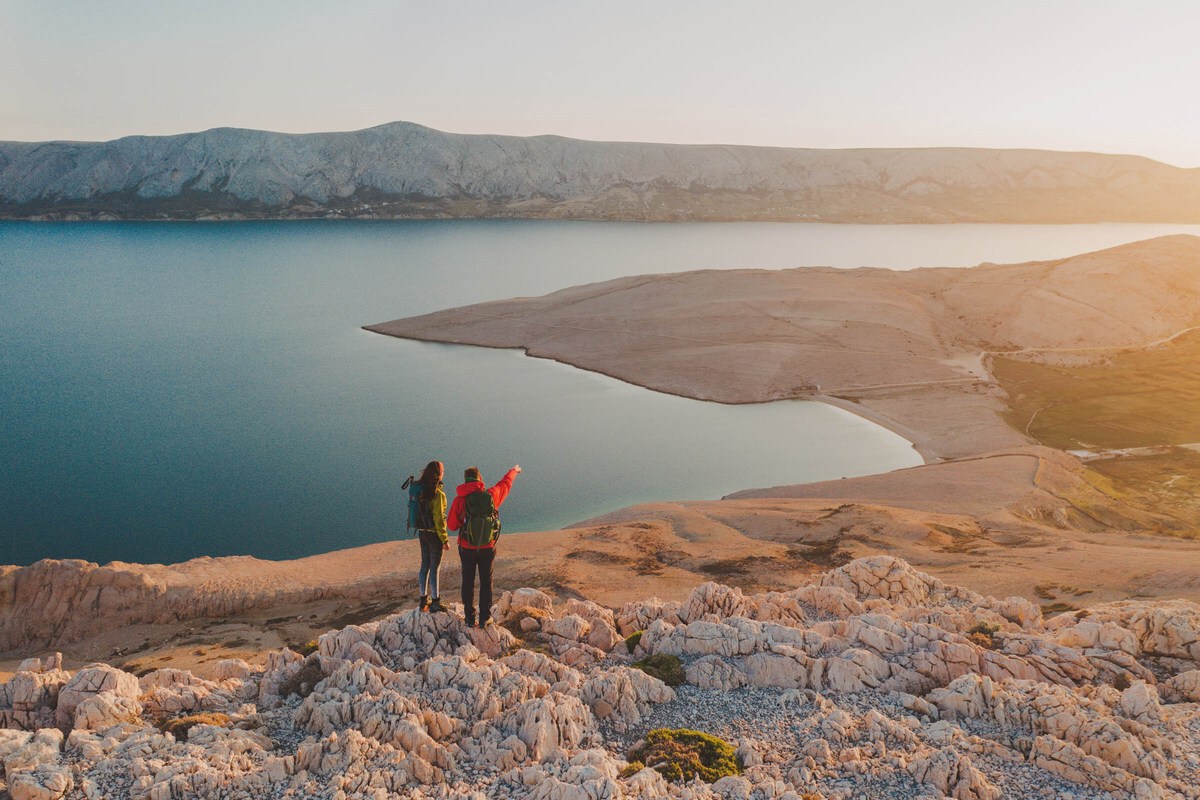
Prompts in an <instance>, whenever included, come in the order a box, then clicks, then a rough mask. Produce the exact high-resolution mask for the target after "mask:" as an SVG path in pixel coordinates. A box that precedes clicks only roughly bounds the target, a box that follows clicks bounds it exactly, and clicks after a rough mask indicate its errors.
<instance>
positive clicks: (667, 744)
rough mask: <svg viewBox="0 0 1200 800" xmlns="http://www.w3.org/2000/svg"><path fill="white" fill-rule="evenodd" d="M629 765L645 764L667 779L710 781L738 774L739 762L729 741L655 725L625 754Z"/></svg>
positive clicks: (739, 769)
mask: <svg viewBox="0 0 1200 800" xmlns="http://www.w3.org/2000/svg"><path fill="white" fill-rule="evenodd" d="M629 761H630V762H631V763H630V766H633V764H635V763H637V762H641V763H642V764H648V765H649V766H651V767H652V768H654V769H655V770H656V771H658V772H659V773H660V774H661V775H662V776H663V777H664V778H666V779H667V780H669V781H676V782H679V781H690V780H692V779H693V778H696V777H699V778H700V779H701V780H702V781H704V782H706V783H712V782H714V781H716V780H719V779H721V778H724V777H725V776H726V775H738V774H740V773H741V771H742V764H741V762H740V761H739V760H738V758H737V755H736V754H735V753H734V750H733V745H731V744H729V742H726V741H724V740H722V739H718V738H717V737H716V736H712V735H710V734H707V733H701V732H700V731H689V730H683V729H669V728H655V729H654V730H652V731H650V732H649V733H647V734H646V739H645V741H644V742H642V743H641V745H640V746H638V747H636V748H634V750H633V751H632V752H630V754H629Z"/></svg>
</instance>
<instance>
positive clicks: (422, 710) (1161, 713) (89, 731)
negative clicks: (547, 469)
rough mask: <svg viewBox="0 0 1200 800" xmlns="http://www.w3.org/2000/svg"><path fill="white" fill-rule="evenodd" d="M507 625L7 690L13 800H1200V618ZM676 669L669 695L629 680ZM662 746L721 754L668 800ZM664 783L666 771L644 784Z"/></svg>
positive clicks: (796, 598) (100, 668) (730, 591)
mask: <svg viewBox="0 0 1200 800" xmlns="http://www.w3.org/2000/svg"><path fill="white" fill-rule="evenodd" d="M495 618H496V620H497V622H498V623H499V624H498V625H493V626H489V627H488V628H485V629H482V630H480V629H470V628H467V627H466V626H465V625H464V624H463V622H462V620H461V618H459V617H458V616H456V615H455V614H454V613H453V611H452V612H450V613H437V614H426V613H420V612H418V611H415V610H413V611H405V612H402V613H398V614H393V615H391V616H388V617H386V618H384V619H379V620H376V621H374V622H370V623H368V624H364V625H350V626H348V627H345V628H342V629H340V630H332V631H329V632H328V633H325V634H324V635H323V636H321V637H320V639H319V640H318V641H317V642H316V648H315V650H314V651H313V652H312V653H310V654H308V655H303V654H300V653H296V652H293V651H291V650H289V649H283V650H280V651H277V652H273V653H270V654H269V656H268V657H267V658H266V660H265V663H259V664H249V663H246V662H244V661H232V660H231V661H223V662H221V663H220V664H219V665H218V666H217V667H216V669H215V671H214V672H213V673H212V674H209V675H207V676H206V677H200V676H197V675H195V674H192V673H190V672H184V671H180V670H172V669H159V670H156V671H153V672H149V673H147V674H143V675H139V676H135V675H132V674H129V673H127V672H124V671H122V670H120V669H118V668H116V667H113V666H109V665H106V664H93V665H90V666H87V667H84V668H82V669H79V670H78V671H76V672H74V673H73V674H72V673H70V672H67V671H64V670H63V669H62V660H61V657H59V656H57V655H50V656H48V657H45V658H40V659H39V658H31V659H29V660H27V661H26V662H25V663H23V664H22V665H21V668H20V670H19V671H18V672H17V673H16V675H15V676H14V677H13V678H12V679H11V680H9V681H8V682H7V683H5V684H3V685H0V726H2V728H0V760H2V761H3V766H4V772H3V774H4V779H5V782H6V785H5V786H0V791H2V790H4V789H6V790H7V792H8V793H9V794H10V795H11V796H12V797H13V798H14V800H50V799H52V798H92V799H93V800H94V799H95V798H108V799H110V800H115V799H117V798H152V799H153V800H165V799H166V798H214V799H215V798H264V797H270V798H331V799H332V798H337V799H338V800H342V799H343V798H379V799H382V798H391V797H403V798H459V797H463V798H517V797H522V798H523V797H529V798H539V799H540V800H552V799H553V800H576V799H577V798H578V799H579V800H584V799H587V800H600V799H601V798H667V797H673V798H696V799H697V800H699V798H725V799H726V800H732V799H734V798H737V799H738V800H749V799H750V798H791V799H792V800H800V798H807V799H808V800H813V798H847V799H848V798H860V797H889V798H940V797H953V798H959V799H960V800H976V799H978V800H995V799H996V798H1040V797H1046V798H1068V797H1070V798H1194V797H1200V790H1198V789H1197V786H1200V715H1198V714H1197V703H1198V702H1200V664H1198V663H1197V662H1198V660H1200V606H1198V605H1196V604H1194V603H1190V602H1182V601H1172V602H1144V601H1124V602H1117V603H1110V604H1106V605H1101V606H1096V607H1094V608H1092V609H1090V610H1088V611H1079V612H1071V613H1067V614H1061V615H1058V616H1055V617H1052V618H1049V619H1043V616H1042V613H1041V611H1040V610H1039V609H1038V608H1037V607H1036V606H1034V605H1033V604H1032V603H1030V602H1029V601H1027V600H1025V599H1022V598H1006V599H997V598H993V597H985V596H982V595H980V594H977V593H975V592H972V591H969V590H966V589H963V588H960V587H956V586H951V585H948V584H945V583H944V582H943V581H941V580H939V579H936V578H933V577H931V576H929V575H926V574H923V573H921V572H918V571H916V570H914V569H913V568H912V567H910V566H909V565H908V564H907V563H905V562H904V561H901V560H899V559H896V558H893V557H890V556H873V557H870V558H863V559H859V560H856V561H852V562H850V563H848V564H846V565H844V566H842V567H839V568H837V569H834V570H832V571H830V572H826V573H824V574H820V575H817V576H814V577H813V578H812V579H811V580H810V581H809V582H807V583H805V584H804V585H801V586H799V587H797V588H795V589H793V590H791V591H786V592H769V593H763V594H745V593H743V591H742V590H740V589H737V588H731V587H728V586H722V585H719V584H716V583H706V584H703V585H701V586H698V587H696V588H695V589H694V590H693V591H692V592H691V594H690V596H689V597H687V599H686V600H685V601H684V602H663V601H660V600H657V599H654V598H649V599H646V600H642V601H638V602H633V603H628V604H626V605H624V606H623V607H622V608H619V609H611V608H605V607H602V606H600V605H597V604H596V603H594V602H591V601H582V600H567V601H566V602H565V603H557V604H556V603H555V602H554V601H552V599H551V598H550V596H548V595H546V594H544V593H543V592H541V591H538V590H535V589H520V590H517V591H511V592H505V593H504V594H503V596H502V597H501V598H500V600H499V602H498V604H497V606H496V608H495ZM650 656H658V657H659V659H658V660H659V661H660V662H661V661H662V660H663V659H664V658H665V659H667V660H670V658H669V657H674V658H677V659H678V664H679V666H680V667H681V669H682V672H683V675H684V676H685V677H686V680H685V681H684V682H683V683H681V684H679V685H677V686H675V687H671V686H668V685H666V684H665V683H663V682H662V681H661V680H660V679H659V678H657V677H653V676H651V675H650V674H647V672H645V671H643V670H642V669H639V668H637V667H635V666H634V664H635V663H638V662H640V661H642V660H643V659H646V658H648V657H650ZM659 728H667V729H674V728H687V729H692V730H698V731H702V732H704V733H707V734H711V735H713V736H715V737H719V738H721V739H724V740H725V741H726V742H728V743H729V744H730V746H731V747H733V748H736V751H735V752H736V760H737V765H738V769H737V770H736V771H734V772H732V773H731V774H727V775H725V776H724V777H720V778H719V779H716V780H715V781H714V782H712V783H704V782H702V781H700V780H699V779H693V780H692V781H690V782H688V781H676V782H671V781H668V780H667V779H666V778H665V777H664V775H663V773H664V772H666V770H665V769H664V767H665V762H660V763H654V764H641V763H640V762H639V763H634V764H630V763H629V760H628V759H629V755H630V753H631V752H632V751H634V749H635V748H637V746H638V745H639V744H640V743H641V742H642V741H643V740H644V739H645V737H646V735H647V733H648V732H649V731H651V730H653V729H659ZM656 768H657V769H656Z"/></svg>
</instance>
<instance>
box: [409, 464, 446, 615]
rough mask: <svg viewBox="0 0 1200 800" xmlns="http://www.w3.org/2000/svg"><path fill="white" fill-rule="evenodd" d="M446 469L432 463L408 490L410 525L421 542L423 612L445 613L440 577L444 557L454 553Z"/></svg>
mask: <svg viewBox="0 0 1200 800" xmlns="http://www.w3.org/2000/svg"><path fill="white" fill-rule="evenodd" d="M445 472H446V467H445V465H444V464H442V462H440V461H430V462H429V464H427V465H426V466H425V471H424V472H422V473H421V477H420V478H418V479H417V480H415V481H413V482H412V484H411V485H410V486H409V489H408V507H409V522H410V523H411V524H412V526H413V527H414V528H416V529H417V538H418V539H420V541H421V569H420V571H419V572H418V573H417V587H418V589H419V590H420V592H421V606H420V609H421V611H425V610H427V609H428V610H429V611H430V612H436V611H445V610H446V607H445V606H443V605H442V595H441V591H440V590H439V589H438V577H439V576H440V574H441V569H442V553H444V552H445V551H447V550H449V549H450V537H449V536H448V535H447V533H446V493H445V492H443V491H442V476H443V475H444V474H445Z"/></svg>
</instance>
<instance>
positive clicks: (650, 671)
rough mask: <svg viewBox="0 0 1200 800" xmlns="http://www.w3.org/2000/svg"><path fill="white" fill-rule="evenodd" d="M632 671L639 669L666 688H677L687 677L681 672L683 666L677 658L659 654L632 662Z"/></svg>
mask: <svg viewBox="0 0 1200 800" xmlns="http://www.w3.org/2000/svg"><path fill="white" fill-rule="evenodd" d="M633 667H634V669H640V670H641V671H642V672H644V673H646V674H647V675H649V676H651V677H653V678H658V679H659V680H660V681H662V682H663V683H665V684H666V685H667V686H679V685H680V684H681V683H683V682H684V681H685V680H687V675H686V674H685V673H684V671H683V664H682V662H680V660H679V656H669V655H666V654H664V653H660V654H658V655H655V656H650V657H648V658H643V659H642V660H641V661H635V662H633Z"/></svg>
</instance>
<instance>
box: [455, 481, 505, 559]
mask: <svg viewBox="0 0 1200 800" xmlns="http://www.w3.org/2000/svg"><path fill="white" fill-rule="evenodd" d="M458 535H459V536H460V537H461V538H462V539H463V541H465V542H466V543H467V545H469V546H470V547H473V548H477V549H478V548H483V547H495V545H496V539H497V538H499V536H500V512H499V511H497V510H496V502H495V500H493V499H492V493H491V492H486V491H478V492H471V493H470V494H469V495H467V496H466V497H464V498H463V522H462V527H461V528H459V529H458Z"/></svg>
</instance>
